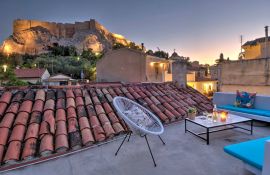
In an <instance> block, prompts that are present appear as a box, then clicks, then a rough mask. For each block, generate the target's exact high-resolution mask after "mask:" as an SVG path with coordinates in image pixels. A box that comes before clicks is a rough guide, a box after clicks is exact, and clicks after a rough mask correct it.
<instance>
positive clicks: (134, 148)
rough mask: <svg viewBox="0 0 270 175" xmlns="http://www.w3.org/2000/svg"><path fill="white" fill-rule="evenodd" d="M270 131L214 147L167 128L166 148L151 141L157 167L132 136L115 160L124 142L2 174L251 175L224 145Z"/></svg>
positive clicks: (232, 134)
mask: <svg viewBox="0 0 270 175" xmlns="http://www.w3.org/2000/svg"><path fill="white" fill-rule="evenodd" d="M269 133H270V127H265V126H263V127H258V126H255V128H254V135H252V136H251V135H249V134H247V133H243V132H241V131H235V130H229V131H224V132H220V133H216V134H213V135H211V144H210V145H206V144H205V142H203V141H202V140H199V139H198V138H196V137H193V136H192V135H190V134H188V133H186V134H185V133H184V122H177V123H174V124H171V125H169V126H166V127H165V133H164V134H163V135H162V137H163V139H164V140H165V142H166V146H164V145H162V144H161V142H160V140H159V139H158V138H157V137H149V141H150V144H151V147H152V151H153V153H154V156H155V159H156V161H157V167H154V166H153V164H152V160H151V157H150V155H148V154H149V152H148V151H147V146H146V144H145V143H144V142H145V141H144V139H143V138H140V137H139V136H132V137H131V139H130V141H129V142H126V143H125V145H124V146H123V148H122V149H121V150H120V152H119V154H118V156H117V157H115V156H114V153H115V151H116V149H117V148H118V146H119V144H120V142H121V140H122V139H120V140H118V141H114V142H110V143H108V144H104V145H102V146H99V147H94V148H89V149H86V150H81V151H80V152H78V153H76V154H71V155H66V156H65V157H61V158H57V159H54V160H50V161H47V162H43V163H40V164H36V165H31V166H28V167H25V168H20V169H17V170H13V171H10V172H3V174H12V175H17V174H20V175H32V174H37V173H38V174H40V175H43V174H44V175H47V174H50V175H56V174H66V175H72V174H80V175H84V174H85V175H86V174H110V175H126V174H129V175H133V174H134V175H135V174H155V175H164V174H181V175H239V174H243V175H249V173H248V172H246V171H245V170H244V168H243V164H242V162H241V161H240V160H238V159H235V158H233V157H231V156H229V155H228V154H226V153H225V152H224V151H223V147H224V146H225V145H229V144H232V143H238V142H242V141H247V140H250V139H255V138H260V137H264V136H269Z"/></svg>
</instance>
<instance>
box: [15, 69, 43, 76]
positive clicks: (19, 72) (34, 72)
mask: <svg viewBox="0 0 270 175" xmlns="http://www.w3.org/2000/svg"><path fill="white" fill-rule="evenodd" d="M45 71H46V69H39V68H35V69H33V68H31V69H30V68H25V69H15V70H14V73H15V75H16V77H18V78H41V77H42V75H43V74H44V73H45Z"/></svg>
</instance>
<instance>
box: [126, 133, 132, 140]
mask: <svg viewBox="0 0 270 175" xmlns="http://www.w3.org/2000/svg"><path fill="white" fill-rule="evenodd" d="M131 134H132V132H130V133H129V136H128V140H127V141H128V142H129V139H130V136H131Z"/></svg>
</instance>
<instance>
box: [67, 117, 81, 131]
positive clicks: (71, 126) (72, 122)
mask: <svg viewBox="0 0 270 175" xmlns="http://www.w3.org/2000/svg"><path fill="white" fill-rule="evenodd" d="M75 131H79V125H78V121H77V119H76V118H70V119H68V133H71V132H75Z"/></svg>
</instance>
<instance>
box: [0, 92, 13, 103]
mask: <svg viewBox="0 0 270 175" xmlns="http://www.w3.org/2000/svg"><path fill="white" fill-rule="evenodd" d="M11 97H12V93H11V92H9V91H6V92H4V93H3V94H2V96H1V98H0V102H2V103H6V104H8V103H10V100H11Z"/></svg>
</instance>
